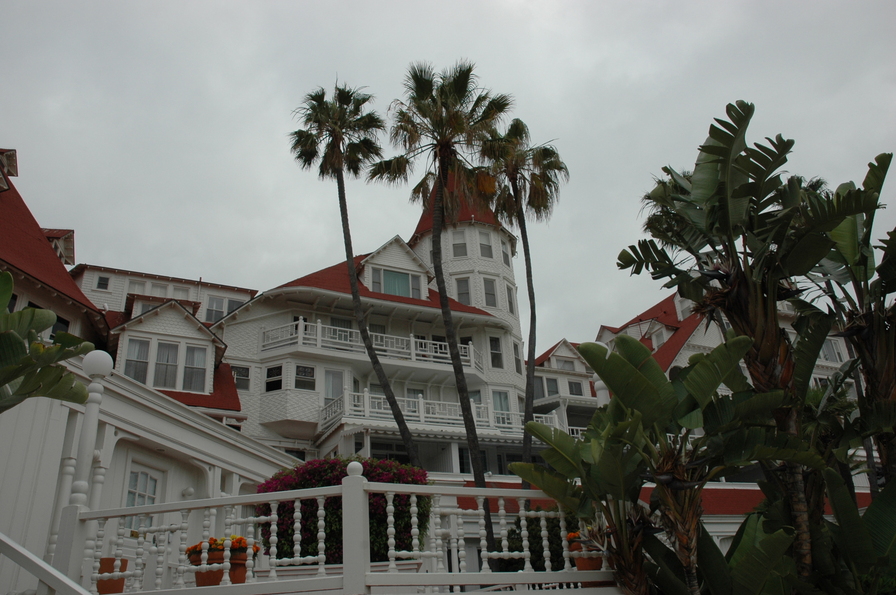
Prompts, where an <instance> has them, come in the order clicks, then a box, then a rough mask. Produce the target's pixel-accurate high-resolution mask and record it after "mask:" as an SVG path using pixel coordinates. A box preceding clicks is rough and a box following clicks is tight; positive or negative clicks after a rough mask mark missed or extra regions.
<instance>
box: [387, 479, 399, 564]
mask: <svg viewBox="0 0 896 595" xmlns="http://www.w3.org/2000/svg"><path fill="white" fill-rule="evenodd" d="M394 500H395V492H386V543H387V545H388V546H389V572H398V566H396V565H395V505H394V504H393V502H394Z"/></svg>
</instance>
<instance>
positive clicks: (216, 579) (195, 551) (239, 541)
mask: <svg viewBox="0 0 896 595" xmlns="http://www.w3.org/2000/svg"><path fill="white" fill-rule="evenodd" d="M228 545H229V546H230V560H229V562H230V573H229V575H230V582H231V583H233V584H242V583H245V582H246V560H247V558H248V555H249V542H248V541H246V538H245V537H241V536H237V535H231V536H230V537H227V538H224V539H217V538H215V537H209V538H208V541H200V542H199V543H197V544H196V545H191V546H190V547H188V548H187V551H186V554H187V558H189V560H190V564H192V565H193V566H202V565H203V560H202V554H203V552H205V553H206V559H205V565H212V564H215V565H218V564H220V565H222V566H221V567H220V568H218V569H209V570H203V571H199V570H197V571H196V586H197V587H207V586H214V585H218V584H220V583H221V579H222V578H224V567H223V564H224V550H225V549H226V548H227V546H228ZM260 549H261V548H260V547H259V546H257V545H255V544H254V543H253V544H252V557H253V559H254V557H255V555H256V554H258V551H259V550H260Z"/></svg>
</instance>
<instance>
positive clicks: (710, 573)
mask: <svg viewBox="0 0 896 595" xmlns="http://www.w3.org/2000/svg"><path fill="white" fill-rule="evenodd" d="M697 560H698V561H699V566H698V570H699V572H700V576H701V577H702V578H703V582H704V583H705V584H706V586H707V588H709V592H710V595H731V590H732V585H731V572H730V570H729V568H728V563H727V562H726V561H725V556H724V555H723V554H722V551H721V550H720V549H719V546H717V545H716V542H715V540H714V539H713V538H712V536H711V535H710V534H709V532H707V530H706V528H705V527H704V526H703V523H702V522H701V523H700V535H699V537H698V538H697Z"/></svg>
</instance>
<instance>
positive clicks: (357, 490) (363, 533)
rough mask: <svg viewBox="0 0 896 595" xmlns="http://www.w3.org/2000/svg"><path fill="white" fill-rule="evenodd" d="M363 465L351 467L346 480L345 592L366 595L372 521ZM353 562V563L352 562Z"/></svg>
mask: <svg viewBox="0 0 896 595" xmlns="http://www.w3.org/2000/svg"><path fill="white" fill-rule="evenodd" d="M363 471H364V468H363V467H362V466H361V463H359V462H357V461H352V462H351V463H349V464H348V476H347V477H344V478H343V479H342V548H343V550H342V551H343V553H342V557H343V560H345V561H346V563H345V564H344V566H343V568H344V571H343V579H342V580H343V583H342V592H343V593H344V595H366V594H367V593H370V590H369V589H368V588H367V573H368V572H370V519H369V515H368V511H369V506H368V504H367V492H365V491H364V487H365V485H366V484H367V480H366V479H364V476H363V475H361V473H362V472H363ZM349 560H351V561H352V563H351V564H349V563H348V561H349Z"/></svg>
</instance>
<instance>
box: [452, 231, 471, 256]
mask: <svg viewBox="0 0 896 595" xmlns="http://www.w3.org/2000/svg"><path fill="white" fill-rule="evenodd" d="M451 235H452V238H453V239H454V244H452V248H453V249H454V258H461V257H463V256H466V255H467V238H466V236H465V234H464V232H462V231H455V232H454V233H453V234H451Z"/></svg>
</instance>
